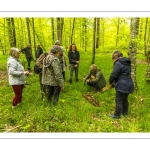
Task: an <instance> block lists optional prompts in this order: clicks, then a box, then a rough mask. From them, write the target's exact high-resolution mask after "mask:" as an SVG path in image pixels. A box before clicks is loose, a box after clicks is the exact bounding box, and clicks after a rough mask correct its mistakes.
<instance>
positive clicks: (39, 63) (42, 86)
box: [36, 52, 48, 94]
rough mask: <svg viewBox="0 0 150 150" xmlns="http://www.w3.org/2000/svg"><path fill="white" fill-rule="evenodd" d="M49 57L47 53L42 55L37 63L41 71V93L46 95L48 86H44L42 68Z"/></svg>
mask: <svg viewBox="0 0 150 150" xmlns="http://www.w3.org/2000/svg"><path fill="white" fill-rule="evenodd" d="M47 55H48V53H47V52H45V53H42V54H41V55H40V56H39V58H38V59H37V61H36V64H37V66H38V67H39V68H40V69H41V71H40V73H39V82H40V90H41V93H43V94H46V86H45V85H43V84H42V68H43V60H44V58H45V57H46V56H47Z"/></svg>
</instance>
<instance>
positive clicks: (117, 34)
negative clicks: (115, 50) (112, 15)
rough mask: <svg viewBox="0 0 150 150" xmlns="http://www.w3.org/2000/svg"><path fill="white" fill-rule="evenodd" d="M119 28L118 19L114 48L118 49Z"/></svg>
mask: <svg viewBox="0 0 150 150" xmlns="http://www.w3.org/2000/svg"><path fill="white" fill-rule="evenodd" d="M119 27H120V18H118V23H117V33H116V47H118V36H119Z"/></svg>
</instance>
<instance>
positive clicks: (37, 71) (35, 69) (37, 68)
mask: <svg viewBox="0 0 150 150" xmlns="http://www.w3.org/2000/svg"><path fill="white" fill-rule="evenodd" d="M41 71H42V68H39V67H38V65H37V64H35V65H34V73H36V74H39V73H40V72H41Z"/></svg>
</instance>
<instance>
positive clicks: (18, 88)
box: [12, 84, 24, 106]
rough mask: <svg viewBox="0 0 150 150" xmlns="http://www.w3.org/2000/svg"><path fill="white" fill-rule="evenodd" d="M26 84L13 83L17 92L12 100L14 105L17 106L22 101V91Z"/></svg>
mask: <svg viewBox="0 0 150 150" xmlns="http://www.w3.org/2000/svg"><path fill="white" fill-rule="evenodd" d="M23 87H24V85H23V84H22V85H12V88H13V91H14V93H15V97H14V99H13V102H12V106H16V105H17V104H18V103H21V101H22V92H23Z"/></svg>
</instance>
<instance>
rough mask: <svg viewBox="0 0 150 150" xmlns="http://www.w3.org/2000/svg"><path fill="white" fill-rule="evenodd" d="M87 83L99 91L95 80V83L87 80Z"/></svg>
mask: <svg viewBox="0 0 150 150" xmlns="http://www.w3.org/2000/svg"><path fill="white" fill-rule="evenodd" d="M87 85H89V86H92V87H94V88H95V89H96V91H98V92H99V91H100V88H99V86H98V84H97V82H96V83H91V82H87Z"/></svg>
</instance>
